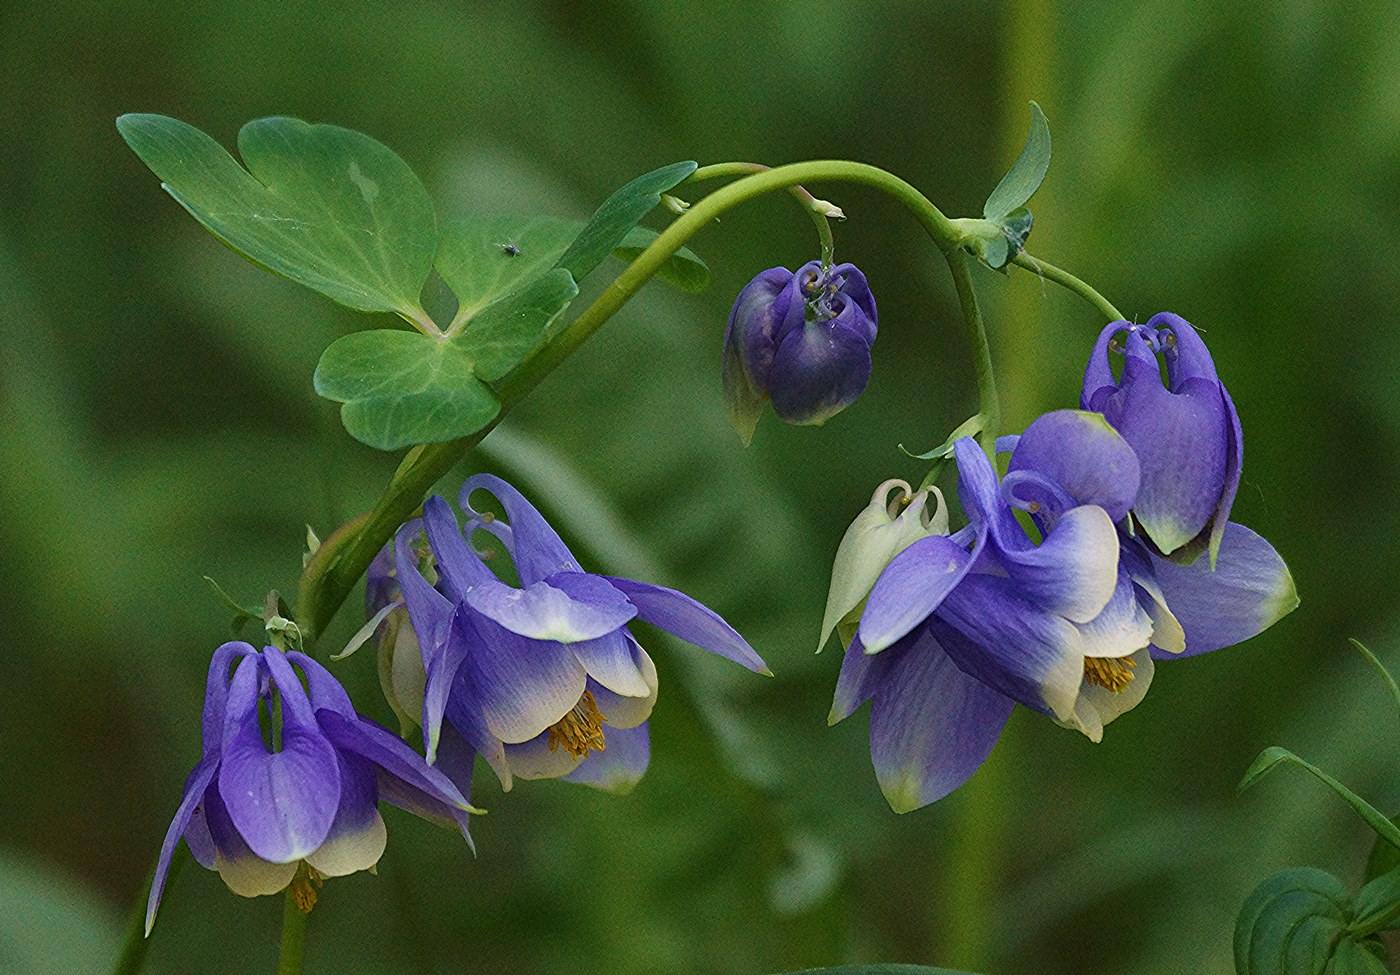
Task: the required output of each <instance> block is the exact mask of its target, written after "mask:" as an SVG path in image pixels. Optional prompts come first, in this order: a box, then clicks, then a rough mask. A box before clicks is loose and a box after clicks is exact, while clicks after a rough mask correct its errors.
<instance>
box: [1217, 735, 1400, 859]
mask: <svg viewBox="0 0 1400 975" xmlns="http://www.w3.org/2000/svg"><path fill="white" fill-rule="evenodd" d="M1282 762H1288V763H1290V764H1293V765H1296V766H1298V767H1299V768H1301V769H1303V770H1304V771H1307V772H1310V773H1312V775H1313V776H1315V777H1316V778H1317V779H1319V780H1320V781H1321V782H1322V783H1323V784H1324V785H1326V786H1327V787H1328V788H1330V789H1331V790H1332V791H1333V792H1335V793H1336V794H1337V795H1339V796H1341V797H1342V799H1343V800H1344V801H1345V802H1346V803H1347V804H1348V805H1349V806H1351V808H1352V809H1354V810H1355V811H1356V814H1357V815H1358V816H1360V817H1361V818H1362V819H1363V820H1364V821H1365V822H1366V825H1367V826H1370V827H1371V829H1372V830H1374V831H1375V833H1376V835H1377V836H1379V837H1380V838H1381V839H1383V840H1385V841H1386V842H1387V843H1389V844H1390V845H1391V846H1394V847H1396V848H1397V849H1400V828H1397V827H1396V825H1395V824H1394V823H1392V822H1391V821H1390V820H1389V819H1388V818H1386V817H1385V816H1382V815H1381V813H1380V811H1379V810H1377V809H1376V807H1375V806H1373V805H1371V804H1370V803H1369V802H1367V801H1366V800H1365V799H1363V798H1361V797H1360V796H1359V795H1357V794H1356V793H1355V792H1352V791H1351V790H1350V789H1348V788H1347V787H1346V786H1344V785H1342V783H1340V782H1338V781H1337V780H1336V779H1334V778H1332V776H1330V775H1328V774H1327V773H1326V772H1324V771H1322V769H1320V768H1318V767H1317V766H1316V765H1313V764H1311V763H1309V762H1306V761H1304V760H1303V759H1301V758H1299V757H1298V756H1297V755H1295V754H1293V753H1292V752H1290V751H1289V750H1288V749H1286V748H1280V747H1279V746H1277V745H1272V746H1270V747H1268V748H1266V749H1264V750H1263V751H1262V752H1260V753H1259V757H1258V758H1256V759H1255V760H1254V764H1253V765H1251V766H1250V767H1249V770H1248V771H1246V772H1245V773H1244V778H1242V779H1241V780H1240V784H1239V791H1241V792H1243V791H1244V790H1245V789H1248V788H1249V787H1250V786H1252V785H1254V783H1256V782H1258V781H1259V780H1260V779H1261V778H1263V777H1264V776H1265V775H1267V774H1268V773H1269V772H1271V771H1273V770H1274V769H1275V768H1277V767H1278V765H1279V764H1280V763H1282Z"/></svg>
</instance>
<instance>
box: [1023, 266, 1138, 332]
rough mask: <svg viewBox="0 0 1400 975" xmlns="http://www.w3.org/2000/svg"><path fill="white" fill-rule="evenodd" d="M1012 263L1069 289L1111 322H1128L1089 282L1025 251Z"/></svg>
mask: <svg viewBox="0 0 1400 975" xmlns="http://www.w3.org/2000/svg"><path fill="white" fill-rule="evenodd" d="M1011 263H1012V264H1015V265H1016V266H1017V267H1021V268H1025V269H1026V270H1027V271H1034V272H1035V273H1036V274H1038V275H1040V276H1041V277H1042V278H1045V279H1046V280H1047V281H1054V282H1055V283H1056V284H1058V285H1059V286H1060V287H1062V288H1068V289H1069V290H1070V291H1073V292H1074V293H1075V294H1077V295H1079V297H1081V298H1083V299H1084V300H1085V301H1087V302H1089V304H1091V305H1093V306H1094V307H1095V308H1097V309H1098V310H1099V311H1101V312H1103V314H1104V315H1105V316H1106V317H1107V318H1108V320H1109V321H1110V322H1121V321H1126V320H1127V319H1125V318H1124V317H1123V313H1122V312H1120V311H1119V310H1118V309H1117V308H1114V307H1113V303H1112V302H1110V301H1109V300H1108V299H1107V298H1105V297H1104V296H1103V295H1101V294H1099V293H1098V292H1097V291H1095V290H1094V289H1093V287H1092V286H1091V285H1090V284H1089V283H1088V282H1087V281H1082V280H1080V279H1079V278H1077V277H1075V276H1074V275H1073V274H1070V273H1069V272H1068V271H1066V270H1064V269H1063V268H1058V267H1056V266H1055V265H1053V264H1051V263H1049V262H1047V261H1042V260H1040V259H1039V258H1036V257H1031V256H1030V255H1029V254H1027V253H1026V252H1025V251H1022V252H1021V253H1019V254H1017V255H1016V256H1015V258H1013V259H1012V261H1011Z"/></svg>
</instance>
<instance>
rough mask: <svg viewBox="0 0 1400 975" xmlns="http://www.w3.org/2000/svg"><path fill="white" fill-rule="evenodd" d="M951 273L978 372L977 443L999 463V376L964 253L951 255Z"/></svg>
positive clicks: (955, 252)
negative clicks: (980, 422) (995, 371)
mask: <svg viewBox="0 0 1400 975" xmlns="http://www.w3.org/2000/svg"><path fill="white" fill-rule="evenodd" d="M948 270H950V271H952V272H953V287H954V288H956V289H957V292H958V304H960V305H961V306H962V313H963V321H965V322H966V323H967V340H968V344H969V345H970V346H971V347H972V364H973V368H974V369H975V370H976V371H977V412H978V414H979V415H980V416H981V418H982V430H981V432H979V433H978V434H977V442H978V443H980V444H981V445H982V449H983V450H985V451H986V452H987V456H988V457H990V458H991V459H992V463H993V464H995V463H996V442H997V432H998V430H999V429H1000V428H1001V400H1000V399H999V398H998V396H997V381H996V376H995V375H994V374H993V372H992V347H991V344H990V343H989V342H988V341H987V327H986V323H984V322H983V321H982V309H981V308H980V307H979V306H978V304H977V291H976V289H974V288H973V286H972V267H971V264H970V262H969V260H968V257H967V254H966V253H964V252H963V251H960V250H959V251H950V252H949V253H948Z"/></svg>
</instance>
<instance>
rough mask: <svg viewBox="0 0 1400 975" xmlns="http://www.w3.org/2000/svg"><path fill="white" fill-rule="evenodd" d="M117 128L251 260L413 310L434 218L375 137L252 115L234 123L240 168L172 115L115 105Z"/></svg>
mask: <svg viewBox="0 0 1400 975" xmlns="http://www.w3.org/2000/svg"><path fill="white" fill-rule="evenodd" d="M117 128H118V130H119V131H120V132H121V134H122V138H124V139H125V140H126V142H127V144H128V145H130V146H131V148H132V149H133V150H135V152H136V154H137V155H138V156H140V157H141V160H142V161H143V162H144V163H145V164H146V165H147V166H149V167H150V168H151V170H152V171H153V172H154V173H155V174H156V175H157V176H159V177H160V179H161V181H162V183H163V185H164V187H165V189H166V191H167V192H169V193H170V195H171V196H173V197H174V198H175V199H176V200H177V201H178V202H179V203H180V205H181V206H183V207H184V208H185V209H186V210H188V211H189V212H190V213H191V214H193V215H194V217H195V219H196V220H198V221H199V222H200V223H202V224H203V225H204V226H205V227H206V228H208V230H209V231H210V232H211V233H213V234H214V236H216V237H218V238H219V239H220V240H222V241H223V242H224V243H225V244H227V245H228V246H229V247H231V248H233V249H234V250H235V251H237V252H238V253H240V254H242V255H243V256H244V257H246V258H248V259H249V260H250V261H252V262H253V263H255V264H259V265H261V266H263V267H265V268H267V269H268V270H270V271H274V272H276V273H277V274H280V275H282V276H284V277H287V278H290V279H291V280H293V281H296V282H298V283H299V284H304V285H306V286H307V287H309V288H314V289H315V290H317V291H319V292H321V293H322V294H324V295H326V296H327V297H329V298H332V299H334V300H335V301H338V302H340V303H341V304H343V305H348V306H349V307H351V308H357V309H359V310H361V311H395V312H399V313H400V314H403V315H406V316H412V315H413V314H421V312H419V296H420V293H421V292H422V290H423V284H424V282H426V281H427V279H428V274H429V272H430V271H431V269H432V266H433V255H434V253H435V251H436V250H437V231H436V223H437V220H436V217H435V216H434V214H433V204H432V201H431V200H430V199H429V198H428V194H427V191H426V190H424V189H423V184H422V183H420V182H419V181H418V177H417V176H415V175H414V173H413V170H411V169H410V168H409V167H408V165H407V164H406V163H405V162H404V161H403V160H402V159H400V158H399V157H398V156H396V155H395V154H394V153H393V151H392V150H390V149H389V148H387V147H386V146H384V145H382V144H381V143H379V142H376V141H375V140H374V139H371V138H370V137H368V136H366V135H361V134H360V133H358V132H352V131H350V130H349V129H342V128H340V127H339V126H335V125H309V124H307V123H306V122H303V121H301V120H299V119H293V118H280V117H275V118H265V119H258V120H257V121H253V122H249V123H248V124H247V125H245V126H243V129H242V130H241V131H240V132H239V133H238V149H239V152H240V153H241V154H242V156H243V161H244V163H246V165H247V167H248V168H247V169H246V170H245V169H244V168H243V167H242V166H240V165H239V164H238V162H237V161H235V160H234V158H233V156H231V155H229V153H228V152H227V151H225V150H224V148H223V147H222V146H220V145H219V144H218V143H217V142H215V141H214V140H213V139H211V138H210V137H209V136H207V135H205V134H204V133H203V132H201V131H199V130H198V129H196V128H194V127H193V126H190V125H187V124H185V123H184V122H180V121H178V120H176V119H173V118H166V117H165V116H163V115H123V116H122V117H121V118H119V119H117Z"/></svg>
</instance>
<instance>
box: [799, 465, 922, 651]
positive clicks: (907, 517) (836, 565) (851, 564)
mask: <svg viewBox="0 0 1400 975" xmlns="http://www.w3.org/2000/svg"><path fill="white" fill-rule="evenodd" d="M891 492H897V493H895V494H894V500H893V501H892V500H891V499H890V498H891ZM911 493H912V490H911V488H910V487H909V484H908V483H907V482H905V481H901V480H899V479H898V478H892V479H890V480H888V481H885V482H884V483H883V484H881V485H880V486H879V487H878V488H876V489H875V493H874V494H873V495H871V498H870V504H868V505H867V506H866V507H865V509H864V510H863V511H861V513H860V514H858V515H856V518H855V520H854V521H853V522H851V525H850V527H849V528H847V529H846V534H845V535H844V536H842V538H841V544H840V545H838V546H837V548H836V558H835V559H834V560H833V562H832V566H831V587H830V589H829V590H828V593H827V598H826V612H825V613H824V614H823V616H822V631H821V639H820V641H819V642H818V645H817V649H818V651H820V650H821V648H822V647H823V646H825V645H826V641H827V640H828V639H829V638H830V637H831V631H832V630H833V629H835V628H836V627H837V625H838V623H841V622H842V621H844V620H848V618H849V617H850V615H851V614H852V613H853V612H856V611H857V610H858V609H859V608H860V606H861V604H862V603H863V602H864V601H865V597H866V596H868V595H870V590H871V588H872V587H874V585H875V580H876V579H878V578H879V577H880V573H881V572H883V571H884V569H885V566H887V565H889V564H890V560H891V559H893V558H894V557H895V556H896V555H898V554H899V553H900V552H902V551H904V550H905V549H906V548H908V547H909V546H910V545H912V544H914V543H915V542H917V541H918V540H919V539H921V538H925V537H927V536H928V535H946V534H947V533H948V509H947V506H946V505H945V504H944V502H943V494H942V492H941V491H939V490H938V488H934V487H931V488H925V489H924V490H922V491H919V492H918V493H914V494H913V496H912V498H910V495H911ZM930 496H932V497H933V498H934V499H935V505H934V510H933V511H931V512H930V511H929V510H928V501H929V498H930ZM906 498H910V500H909V504H908V506H907V507H905V508H904V510H903V511H899V507H900V504H901V503H902V502H903V501H904V499H906ZM896 512H898V513H897V514H896Z"/></svg>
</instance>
